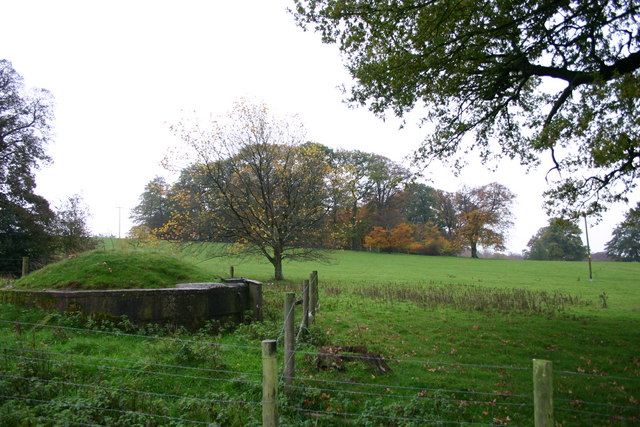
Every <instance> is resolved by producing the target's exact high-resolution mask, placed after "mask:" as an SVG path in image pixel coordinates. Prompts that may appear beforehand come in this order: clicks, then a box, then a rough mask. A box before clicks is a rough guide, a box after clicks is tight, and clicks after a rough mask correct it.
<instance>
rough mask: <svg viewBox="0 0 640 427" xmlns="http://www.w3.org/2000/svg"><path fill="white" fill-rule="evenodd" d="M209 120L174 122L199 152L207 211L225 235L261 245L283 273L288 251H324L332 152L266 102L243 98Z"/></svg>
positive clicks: (255, 247) (301, 254) (279, 275)
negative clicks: (223, 117) (219, 116)
mask: <svg viewBox="0 0 640 427" xmlns="http://www.w3.org/2000/svg"><path fill="white" fill-rule="evenodd" d="M209 125H210V126H209ZM209 125H207V126H198V125H193V124H190V123H185V122H183V123H180V124H178V125H175V126H174V127H173V130H174V132H175V133H176V134H177V135H178V136H179V137H180V138H181V139H182V140H183V141H184V142H186V143H187V144H188V145H189V146H190V147H191V149H192V150H193V152H194V153H195V159H194V160H195V162H194V164H193V166H192V167H191V169H194V170H195V171H197V175H199V176H201V177H202V178H204V179H203V180H200V182H201V183H202V184H204V185H201V186H200V193H201V194H203V195H204V196H205V198H206V200H205V201H206V202H207V203H208V204H209V205H208V207H207V208H206V209H203V210H202V211H201V212H202V214H205V215H207V218H208V221H207V223H208V224H209V226H210V227H211V231H212V232H213V233H215V235H216V236H217V238H218V239H223V240H226V241H231V242H234V243H236V245H238V246H236V247H239V248H241V249H242V250H243V251H244V252H251V251H257V252H258V253H260V254H261V255H263V256H264V257H265V258H267V260H269V262H270V263H271V264H272V265H273V267H274V277H275V279H276V280H282V279H283V278H284V275H283V271H282V261H283V260H284V259H309V257H317V256H318V255H319V253H318V251H317V250H316V249H317V248H318V246H319V243H320V241H321V239H320V232H321V225H322V224H323V223H322V220H323V219H324V217H325V216H326V214H327V212H328V206H327V205H326V203H325V202H326V200H327V199H328V197H327V193H328V192H327V181H326V180H325V176H327V175H328V174H329V163H328V161H327V157H326V152H325V151H324V150H322V149H321V147H320V146H318V145H316V144H310V143H305V141H304V139H303V133H302V132H301V130H300V128H298V126H297V125H296V123H295V121H290V120H285V119H281V118H279V117H276V116H274V115H273V114H271V113H270V112H269V111H268V109H267V107H266V106H265V105H261V104H251V103H249V102H246V101H244V102H238V103H236V105H235V106H234V108H233V110H232V111H231V112H230V114H229V117H228V120H224V121H222V120H221V121H214V122H212V123H209ZM201 200H204V199H202V198H201ZM190 222H191V223H193V217H192V218H191V221H190Z"/></svg>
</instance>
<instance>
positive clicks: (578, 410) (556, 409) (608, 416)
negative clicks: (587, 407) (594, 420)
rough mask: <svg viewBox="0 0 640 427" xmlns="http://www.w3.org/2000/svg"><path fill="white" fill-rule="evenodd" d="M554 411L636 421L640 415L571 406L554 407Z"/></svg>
mask: <svg viewBox="0 0 640 427" xmlns="http://www.w3.org/2000/svg"><path fill="white" fill-rule="evenodd" d="M553 410H554V411H560V412H573V413H577V414H585V415H595V416H597V417H602V418H615V419H618V420H624V421H635V420H637V419H638V417H625V416H622V415H615V414H603V413H602V412H593V411H584V410H582V409H570V408H562V407H560V408H553Z"/></svg>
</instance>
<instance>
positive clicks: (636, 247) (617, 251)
mask: <svg viewBox="0 0 640 427" xmlns="http://www.w3.org/2000/svg"><path fill="white" fill-rule="evenodd" d="M606 251H607V255H608V256H610V257H611V258H613V259H615V260H617V261H636V262H639V261H640V202H639V203H638V204H637V205H636V207H635V208H633V209H630V210H629V211H628V212H627V214H626V215H625V217H624V220H623V221H622V222H621V223H620V224H618V225H617V226H616V228H615V229H614V230H613V236H612V238H611V240H609V241H608V242H607V245H606Z"/></svg>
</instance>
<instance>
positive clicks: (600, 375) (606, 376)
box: [553, 371, 640, 382]
mask: <svg viewBox="0 0 640 427" xmlns="http://www.w3.org/2000/svg"><path fill="white" fill-rule="evenodd" d="M553 373H554V374H556V375H558V374H565V375H575V376H580V377H592V378H600V379H612V380H624V381H631V382H640V378H631V377H618V376H614V375H603V374H593V373H588V372H574V371H553Z"/></svg>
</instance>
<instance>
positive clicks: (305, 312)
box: [301, 280, 309, 328]
mask: <svg viewBox="0 0 640 427" xmlns="http://www.w3.org/2000/svg"><path fill="white" fill-rule="evenodd" d="M301 326H302V327H303V328H309V281H308V280H303V281H302V323H301Z"/></svg>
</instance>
